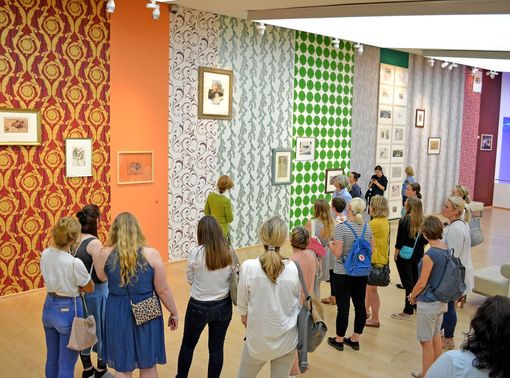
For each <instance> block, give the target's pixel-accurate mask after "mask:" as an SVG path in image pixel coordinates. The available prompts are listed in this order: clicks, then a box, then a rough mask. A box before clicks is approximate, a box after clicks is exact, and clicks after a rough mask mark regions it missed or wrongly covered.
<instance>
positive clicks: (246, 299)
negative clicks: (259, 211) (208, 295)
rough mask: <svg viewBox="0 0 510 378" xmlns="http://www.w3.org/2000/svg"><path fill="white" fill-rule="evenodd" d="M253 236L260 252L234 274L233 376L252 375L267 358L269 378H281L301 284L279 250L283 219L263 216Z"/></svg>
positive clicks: (293, 341)
mask: <svg viewBox="0 0 510 378" xmlns="http://www.w3.org/2000/svg"><path fill="white" fill-rule="evenodd" d="M259 237H260V241H261V242H262V244H263V245H264V250H265V251H264V253H263V254H262V256H260V257H259V258H257V259H250V260H246V261H245V262H244V263H243V265H242V267H241V272H240V276H239V286H238V290H237V307H238V309H239V313H240V314H241V322H242V323H243V324H244V325H245V326H246V343H245V345H244V348H243V352H242V354H241V365H240V367H239V375H238V377H239V378H251V377H256V376H257V374H258V373H259V371H260V369H262V367H263V366H264V365H265V364H266V362H267V361H270V362H271V378H287V376H288V375H289V372H290V369H291V367H292V362H293V360H294V352H295V350H296V346H297V343H298V332H297V316H298V313H299V299H300V295H301V283H300V281H299V275H298V270H297V267H296V265H295V263H294V262H292V261H290V260H288V259H284V258H283V257H282V256H280V253H279V251H280V247H281V246H282V245H283V243H285V240H286V239H287V238H288V233H287V226H286V224H285V222H284V221H283V220H282V219H281V218H280V217H278V216H274V217H272V218H270V219H268V220H267V221H265V222H264V224H262V226H261V228H260V231H259Z"/></svg>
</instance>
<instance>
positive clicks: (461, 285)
mask: <svg viewBox="0 0 510 378" xmlns="http://www.w3.org/2000/svg"><path fill="white" fill-rule="evenodd" d="M450 251H451V253H450ZM453 252H454V251H453V249H451V250H449V251H447V252H446V255H447V259H446V263H445V265H444V269H443V274H441V279H440V280H439V284H438V285H437V286H436V287H435V288H432V292H433V293H434V295H435V296H436V298H437V299H438V300H440V301H441V302H445V303H448V302H451V301H456V300H457V299H459V298H460V297H462V295H464V291H466V283H465V281H464V279H465V277H466V268H465V267H464V265H462V263H461V261H460V259H459V258H458V257H455V255H454V254H453Z"/></svg>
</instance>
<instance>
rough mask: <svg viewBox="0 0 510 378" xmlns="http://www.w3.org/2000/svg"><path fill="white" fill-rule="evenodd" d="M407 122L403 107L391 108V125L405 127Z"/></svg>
mask: <svg viewBox="0 0 510 378" xmlns="http://www.w3.org/2000/svg"><path fill="white" fill-rule="evenodd" d="M406 120H407V108H406V107H405V106H394V107H393V124H394V125H405V124H406Z"/></svg>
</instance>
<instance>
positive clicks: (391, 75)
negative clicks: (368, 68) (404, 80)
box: [379, 64, 395, 85]
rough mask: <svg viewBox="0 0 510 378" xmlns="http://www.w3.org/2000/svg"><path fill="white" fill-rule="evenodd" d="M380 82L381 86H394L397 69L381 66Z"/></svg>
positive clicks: (386, 65)
mask: <svg viewBox="0 0 510 378" xmlns="http://www.w3.org/2000/svg"><path fill="white" fill-rule="evenodd" d="M379 73H380V78H379V82H380V83H381V84H390V85H393V83H394V80H395V67H394V66H390V65H388V64H381V68H380V71H379Z"/></svg>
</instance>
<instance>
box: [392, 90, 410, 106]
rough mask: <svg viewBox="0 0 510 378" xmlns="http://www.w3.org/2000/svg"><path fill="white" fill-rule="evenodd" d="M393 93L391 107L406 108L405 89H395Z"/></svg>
mask: <svg viewBox="0 0 510 378" xmlns="http://www.w3.org/2000/svg"><path fill="white" fill-rule="evenodd" d="M393 93H394V94H393V105H398V106H407V88H404V87H395V89H394V90H393Z"/></svg>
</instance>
